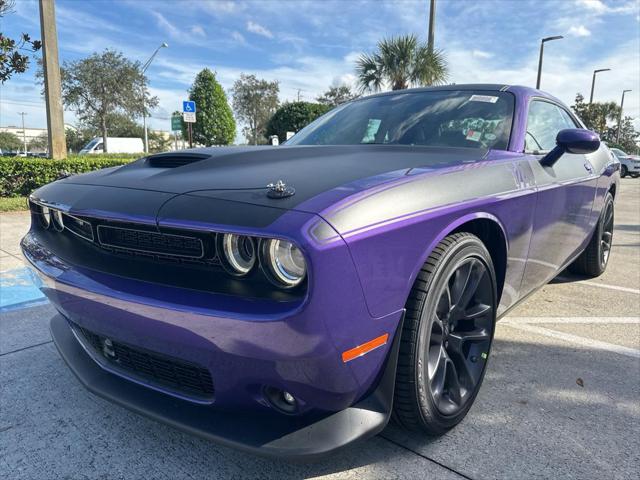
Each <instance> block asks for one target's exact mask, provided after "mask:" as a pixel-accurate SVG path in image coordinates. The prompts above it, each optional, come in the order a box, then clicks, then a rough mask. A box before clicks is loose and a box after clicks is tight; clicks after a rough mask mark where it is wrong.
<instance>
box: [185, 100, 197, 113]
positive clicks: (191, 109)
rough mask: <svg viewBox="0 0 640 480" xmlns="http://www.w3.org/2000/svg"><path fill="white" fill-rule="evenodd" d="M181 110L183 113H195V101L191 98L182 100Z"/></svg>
mask: <svg viewBox="0 0 640 480" xmlns="http://www.w3.org/2000/svg"><path fill="white" fill-rule="evenodd" d="M182 111H183V112H184V113H196V102H194V101H191V100H184V101H183V102H182Z"/></svg>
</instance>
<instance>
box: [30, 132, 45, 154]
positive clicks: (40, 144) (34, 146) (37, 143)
mask: <svg viewBox="0 0 640 480" xmlns="http://www.w3.org/2000/svg"><path fill="white" fill-rule="evenodd" d="M48 148H49V136H48V135H47V134H46V133H45V132H43V133H41V134H40V135H38V136H37V137H35V138H32V139H31V141H29V151H30V152H33V151H34V150H47V149H48Z"/></svg>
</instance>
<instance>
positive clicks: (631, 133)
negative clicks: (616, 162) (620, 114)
mask: <svg viewBox="0 0 640 480" xmlns="http://www.w3.org/2000/svg"><path fill="white" fill-rule="evenodd" d="M602 140H604V141H605V142H607V145H609V147H615V148H619V149H620V150H622V151H624V152H627V153H629V154H632V153H636V152H637V151H638V140H640V132H638V131H637V130H636V129H635V128H634V127H633V118H632V117H624V118H623V119H622V121H621V122H620V141H618V124H617V123H616V124H615V125H613V126H610V127H607V130H606V131H605V132H604V134H603V135H602Z"/></svg>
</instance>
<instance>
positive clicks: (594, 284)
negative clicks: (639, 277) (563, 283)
mask: <svg viewBox="0 0 640 480" xmlns="http://www.w3.org/2000/svg"><path fill="white" fill-rule="evenodd" d="M558 278H559V279H560V280H571V279H568V278H565V277H558ZM571 283H573V284H575V285H587V286H589V287H598V288H606V289H609V290H617V291H619V292H627V293H635V294H636V295H640V289H638V288H629V287H619V286H618V285H608V284H606V283H598V282H588V281H580V280H577V281H574V280H571Z"/></svg>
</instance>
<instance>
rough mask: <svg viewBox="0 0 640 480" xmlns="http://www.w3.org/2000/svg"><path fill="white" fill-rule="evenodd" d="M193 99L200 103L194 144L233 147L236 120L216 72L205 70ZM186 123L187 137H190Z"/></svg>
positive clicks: (193, 89) (191, 95)
mask: <svg viewBox="0 0 640 480" xmlns="http://www.w3.org/2000/svg"><path fill="white" fill-rule="evenodd" d="M189 100H193V101H195V102H196V123H194V124H193V125H192V128H193V141H194V142H195V143H200V144H203V145H206V146H210V145H229V144H230V143H232V142H233V141H234V139H235V137H236V121H235V120H234V118H233V113H232V112H231V107H230V106H229V102H227V96H226V95H225V93H224V90H223V89H222V86H221V85H220V84H219V83H218V81H217V80H216V75H215V73H214V72H212V71H211V70H209V69H208V68H205V69H204V70H202V71H201V72H200V73H198V75H196V79H195V81H194V82H193V85H192V86H191V89H190V90H189ZM186 131H187V129H186V124H185V123H184V122H183V135H185V138H188V134H187V133H186Z"/></svg>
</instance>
